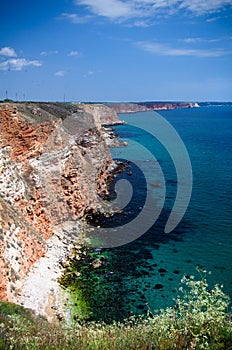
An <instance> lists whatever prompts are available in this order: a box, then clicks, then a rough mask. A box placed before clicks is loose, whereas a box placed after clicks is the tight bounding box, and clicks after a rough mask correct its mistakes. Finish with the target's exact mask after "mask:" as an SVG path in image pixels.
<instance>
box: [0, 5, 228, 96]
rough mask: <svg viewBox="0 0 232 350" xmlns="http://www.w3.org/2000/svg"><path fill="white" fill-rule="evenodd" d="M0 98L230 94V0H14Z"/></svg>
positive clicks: (0, 36) (1, 15)
mask: <svg viewBox="0 0 232 350" xmlns="http://www.w3.org/2000/svg"><path fill="white" fill-rule="evenodd" d="M0 26H1V30H0V99H4V98H5V97H6V96H7V97H8V98H12V99H18V100H24V99H26V100H35V101H38V100H41V101H64V99H65V100H66V101H149V100H182V101H205V100H215V101H216V100H217V101H232V0H46V1H44V0H40V1H39V0H37V1H26V0H20V1H19V0H17V1H12V0H7V1H3V2H2V3H1V12H0Z"/></svg>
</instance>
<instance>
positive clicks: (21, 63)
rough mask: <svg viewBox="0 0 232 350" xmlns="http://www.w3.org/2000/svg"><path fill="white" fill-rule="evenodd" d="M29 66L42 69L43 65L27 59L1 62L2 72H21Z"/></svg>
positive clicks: (0, 68) (12, 59)
mask: <svg viewBox="0 0 232 350" xmlns="http://www.w3.org/2000/svg"><path fill="white" fill-rule="evenodd" d="M28 66H34V67H40V66H42V63H41V62H39V61H37V60H33V61H28V60H26V59H25V58H11V59H8V60H6V61H3V62H0V70H3V71H7V70H15V71H21V70H22V69H23V68H25V67H28Z"/></svg>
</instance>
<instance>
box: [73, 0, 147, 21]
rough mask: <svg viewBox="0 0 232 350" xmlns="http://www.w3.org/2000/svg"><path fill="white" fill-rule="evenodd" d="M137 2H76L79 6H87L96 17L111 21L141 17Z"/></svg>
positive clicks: (89, 0)
mask: <svg viewBox="0 0 232 350" xmlns="http://www.w3.org/2000/svg"><path fill="white" fill-rule="evenodd" d="M136 2H137V1H121V0H107V1H106V0H76V4H77V5H85V6H87V8H88V9H89V10H90V11H91V12H92V13H94V14H95V15H98V16H104V17H107V18H110V19H119V18H129V17H136V16H139V14H140V11H141V9H139V10H137V9H136V6H135V5H136V4H135V3H136Z"/></svg>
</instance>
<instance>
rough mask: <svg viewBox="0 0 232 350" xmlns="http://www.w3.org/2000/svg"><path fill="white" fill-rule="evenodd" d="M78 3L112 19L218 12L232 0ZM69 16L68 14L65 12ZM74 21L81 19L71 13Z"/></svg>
mask: <svg viewBox="0 0 232 350" xmlns="http://www.w3.org/2000/svg"><path fill="white" fill-rule="evenodd" d="M75 3H76V5H78V6H81V5H82V6H85V7H86V8H87V9H88V10H89V11H90V12H91V13H92V14H94V15H98V16H103V17H106V18H108V19H111V20H127V19H130V18H141V17H152V16H154V15H155V14H160V13H161V14H164V13H165V15H167V14H169V15H171V14H173V13H176V12H177V11H179V10H185V11H187V12H190V13H193V14H195V15H204V14H209V13H216V12H218V11H219V10H222V9H223V8H224V7H225V6H227V5H228V6H231V5H232V0H75ZM64 15H66V16H68V14H64ZM71 16H72V19H73V21H77V22H78V20H79V17H78V16H77V15H75V14H71V15H69V17H70V19H71Z"/></svg>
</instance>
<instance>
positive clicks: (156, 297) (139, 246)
mask: <svg viewBox="0 0 232 350" xmlns="http://www.w3.org/2000/svg"><path fill="white" fill-rule="evenodd" d="M159 114H160V115H162V116H163V117H164V118H165V119H166V120H167V121H168V122H169V123H170V124H171V125H172V126H173V127H174V128H175V130H176V131H177V132H178V134H179V135H180V137H181V139H182V140H183V142H184V144H185V146H186V149H187V151H188V154H189V157H190V161H191V165H192V171H193V191H192V196H191V200H190V203H189V206H188V208H187V211H186V213H185V215H184V217H183V219H182V221H181V222H180V223H179V224H178V226H177V227H176V228H175V229H174V231H173V232H171V233H164V226H165V223H166V221H167V218H168V216H169V213H170V211H171V209H172V206H173V203H174V200H175V195H176V189H177V185H178V184H177V177H176V172H175V167H174V166H173V163H172V160H171V157H170V154H169V153H168V152H167V150H166V149H165V148H164V147H161V146H160V144H159V142H157V140H154V139H152V138H151V137H150V136H149V135H148V134H147V133H146V132H145V131H144V130H143V127H144V128H148V129H149V127H151V123H152V122H153V118H154V117H155V113H154V112H142V113H132V114H121V115H119V117H120V119H123V120H125V121H126V122H127V123H128V124H127V125H120V126H116V127H115V133H116V134H118V136H119V137H120V138H121V139H125V140H126V141H127V142H128V146H123V147H120V148H113V149H112V150H111V151H112V156H113V158H118V159H127V160H130V157H131V155H132V154H133V159H136V162H135V163H136V166H133V164H132V165H131V167H130V168H129V169H126V170H127V171H125V172H124V173H123V174H120V175H118V178H120V177H121V178H122V177H124V178H126V179H127V180H128V181H130V182H131V184H132V186H133V189H134V190H135V192H136V193H137V195H135V198H134V199H133V201H132V202H131V203H130V204H129V205H128V206H127V207H126V208H125V215H124V217H125V220H126V217H127V220H128V218H129V219H131V218H132V216H133V215H137V213H138V211H139V210H141V207H142V204H143V201H144V200H145V196H146V190H145V185H144V176H143V174H142V173H141V172H140V170H139V165H140V164H141V165H143V169H145V171H146V174H145V177H146V179H147V181H148V184H147V186H150V187H149V190H150V191H152V195H153V197H154V198H157V203H158V202H159V198H160V194H161V191H162V187H163V186H164V183H163V182H162V178H161V173H160V168H162V172H163V175H164V179H165V185H166V196H165V198H166V199H165V203H164V208H163V210H162V212H161V214H160V217H159V219H158V220H157V221H156V223H155V224H154V225H153V226H152V227H151V228H150V229H149V230H148V232H146V233H145V234H143V235H142V236H141V237H140V238H138V239H137V240H135V241H133V242H131V243H128V244H126V245H123V246H121V247H117V248H112V249H109V254H110V255H111V259H112V261H113V262H114V273H115V274H116V275H118V280H117V281H116V282H117V288H116V287H115V288H116V289H117V290H115V293H116V292H117V293H119V294H120V293H121V297H122V298H124V299H125V303H126V304H127V308H128V307H129V309H130V311H131V312H133V313H136V314H138V313H145V312H147V310H148V309H150V310H158V309H160V308H164V307H167V306H171V305H173V303H174V301H173V298H175V297H176V296H177V293H178V288H179V286H180V280H181V278H182V277H183V275H195V276H196V278H200V275H199V273H198V271H197V267H200V268H201V269H205V270H207V271H209V272H211V274H209V275H208V277H207V279H208V281H209V284H210V287H211V286H212V285H214V284H216V283H218V284H220V285H223V290H224V292H225V293H226V294H228V295H229V296H230V297H231V298H232V205H231V204H232V203H231V202H232V107H227V106H217V107H212V106H210V107H200V108H190V109H175V110H169V111H160V112H159ZM135 121H136V123H139V125H140V127H141V129H136V130H135V129H134V128H133V125H134V123H135ZM133 141H136V142H137V145H138V146H136V145H135V144H134V142H133ZM140 145H143V147H144V148H142V149H140V147H139V146H140ZM149 147H150V148H151V149H152V150H153V153H154V155H155V159H156V160H155V161H154V158H152V157H151V158H150V157H149V156H148V155H147V154H146V152H145V151H146V149H148V148H149ZM173 147H175V145H173ZM154 164H155V169H157V172H156V171H154V166H152V165H154ZM118 178H117V179H118ZM117 179H116V180H117ZM152 184H153V185H152ZM154 184H155V185H154ZM148 215H149V214H148ZM112 283H114V282H112ZM112 290H114V286H112ZM120 307H122V306H120ZM118 311H119V313H120V310H118Z"/></svg>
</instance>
